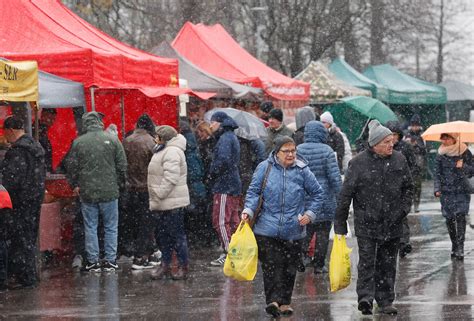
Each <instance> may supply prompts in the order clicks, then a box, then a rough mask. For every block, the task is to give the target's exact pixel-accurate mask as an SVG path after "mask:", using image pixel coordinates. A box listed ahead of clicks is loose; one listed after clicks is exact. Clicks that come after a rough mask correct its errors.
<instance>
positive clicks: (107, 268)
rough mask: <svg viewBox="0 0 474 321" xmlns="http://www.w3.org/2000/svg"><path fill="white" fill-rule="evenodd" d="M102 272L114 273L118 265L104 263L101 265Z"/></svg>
mask: <svg viewBox="0 0 474 321" xmlns="http://www.w3.org/2000/svg"><path fill="white" fill-rule="evenodd" d="M102 270H104V271H105V272H115V271H116V270H118V265H117V263H116V262H109V261H105V262H104V264H102Z"/></svg>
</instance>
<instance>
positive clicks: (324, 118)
mask: <svg viewBox="0 0 474 321" xmlns="http://www.w3.org/2000/svg"><path fill="white" fill-rule="evenodd" d="M321 122H322V123H328V124H331V126H333V125H334V118H333V117H332V115H331V113H330V112H328V111H325V112H324V113H322V114H321Z"/></svg>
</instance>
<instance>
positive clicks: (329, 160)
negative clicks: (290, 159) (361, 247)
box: [297, 121, 342, 273]
mask: <svg viewBox="0 0 474 321" xmlns="http://www.w3.org/2000/svg"><path fill="white" fill-rule="evenodd" d="M328 135H329V133H328V131H327V129H326V127H324V125H323V123H321V122H319V121H310V122H308V123H307V124H306V127H305V130H304V143H303V144H301V145H298V148H297V150H298V154H299V155H301V156H303V157H304V158H305V159H306V160H307V161H308V166H309V168H310V169H311V171H312V172H313V174H314V176H316V179H317V180H318V183H319V185H321V188H322V190H323V197H324V201H323V207H322V211H321V216H320V217H319V218H318V219H317V220H316V221H313V223H311V224H309V225H308V226H307V233H306V238H305V242H304V244H303V252H305V253H306V252H307V249H308V245H309V242H310V241H311V238H312V237H313V234H316V248H315V250H314V259H313V262H314V273H326V272H327V271H328V270H327V268H325V267H324V264H325V261H326V254H327V251H328V244H329V232H330V231H331V225H332V222H333V220H334V216H335V214H336V199H337V195H338V194H339V192H340V191H341V185H342V180H341V175H340V174H339V167H338V165H337V159H336V156H335V154H334V151H333V150H332V148H331V147H329V145H327V144H326V142H327V139H328Z"/></svg>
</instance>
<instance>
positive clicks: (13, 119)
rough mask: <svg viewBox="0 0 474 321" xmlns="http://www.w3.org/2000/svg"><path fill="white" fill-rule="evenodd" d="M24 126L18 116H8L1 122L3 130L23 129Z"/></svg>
mask: <svg viewBox="0 0 474 321" xmlns="http://www.w3.org/2000/svg"><path fill="white" fill-rule="evenodd" d="M24 128H25V124H24V122H23V120H22V119H21V118H20V117H18V116H9V117H7V118H6V119H5V121H4V122H3V129H24Z"/></svg>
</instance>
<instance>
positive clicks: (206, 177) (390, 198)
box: [0, 102, 474, 316]
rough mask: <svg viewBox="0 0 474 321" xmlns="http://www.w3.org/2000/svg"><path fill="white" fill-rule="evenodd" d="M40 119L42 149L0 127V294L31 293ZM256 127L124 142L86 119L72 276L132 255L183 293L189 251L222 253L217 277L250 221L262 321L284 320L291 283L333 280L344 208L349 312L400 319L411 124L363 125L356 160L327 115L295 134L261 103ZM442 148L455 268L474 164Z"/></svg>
mask: <svg viewBox="0 0 474 321" xmlns="http://www.w3.org/2000/svg"><path fill="white" fill-rule="evenodd" d="M44 114H45V116H44V121H43V122H40V129H41V131H40V133H41V135H40V140H39V142H37V141H35V140H34V139H33V138H32V137H30V136H29V135H27V134H26V133H25V130H24V121H23V120H22V119H20V118H19V117H17V116H10V117H8V118H7V119H6V120H5V122H4V133H5V137H6V139H7V140H8V142H9V143H10V145H11V146H10V148H9V149H8V151H7V153H6V155H5V159H4V161H3V163H2V167H1V168H2V169H1V174H2V184H3V186H4V187H5V188H6V190H7V191H8V192H9V193H10V195H11V198H12V203H13V210H12V211H9V210H5V209H3V210H2V211H3V212H4V213H2V214H3V215H0V220H1V221H0V231H1V234H0V289H5V288H6V287H7V283H8V281H9V279H11V276H14V278H15V282H16V284H17V285H18V286H20V287H34V286H36V285H37V283H38V276H37V267H36V259H35V257H36V255H37V253H36V252H37V248H36V240H37V237H38V224H39V215H40V210H41V203H42V200H43V197H44V190H45V188H44V182H45V173H46V172H47V171H51V170H52V168H51V145H50V144H49V141H48V140H47V129H48V127H49V126H50V125H51V123H52V122H54V116H55V113H54V112H53V111H47V112H46V113H44ZM259 116H261V117H262V119H263V120H265V121H267V122H268V127H267V128H266V131H267V137H266V139H263V140H262V139H259V138H255V139H253V140H249V139H245V138H243V137H238V136H237V135H236V133H235V129H237V128H238V125H237V123H236V122H235V120H234V119H233V118H232V117H230V116H229V115H228V114H227V113H226V112H224V111H216V112H214V113H213V114H212V116H211V119H210V122H209V123H207V122H205V121H202V120H196V121H193V122H192V124H190V123H188V122H187V120H186V119H182V120H181V121H180V124H179V129H175V128H173V127H171V126H167V125H161V126H155V124H154V123H153V121H152V119H151V118H150V117H149V116H148V115H147V114H143V115H141V116H140V118H139V119H138V121H137V122H136V127H135V129H134V130H133V131H132V132H130V133H127V134H126V135H125V137H124V138H123V140H122V141H120V139H119V137H118V135H117V132H116V131H114V130H113V128H108V129H105V128H104V123H103V117H104V115H103V114H101V113H98V112H95V111H92V112H88V113H85V114H84V115H83V116H82V133H81V135H80V136H79V137H77V138H76V139H75V140H74V142H73V144H72V146H71V149H70V151H69V152H68V154H67V156H66V157H65V159H64V160H63V162H62V163H61V168H62V170H64V172H65V174H66V176H67V179H68V181H69V183H70V185H71V187H72V189H73V192H74V195H75V197H76V204H77V210H76V217H77V219H76V228H75V229H74V231H75V234H77V235H75V240H78V241H76V242H75V245H76V246H75V250H76V254H77V255H76V258H79V263H77V262H76V260H75V262H74V263H73V264H74V266H76V267H80V268H81V270H82V271H84V272H101V271H109V272H110V271H115V270H116V269H118V267H119V266H118V264H117V257H118V256H120V255H124V256H128V257H132V256H133V263H132V265H131V268H132V269H134V270H145V269H153V270H152V273H151V279H153V280H160V279H163V278H171V279H173V280H183V279H186V278H187V277H188V274H189V248H190V246H194V245H199V246H207V247H209V246H212V245H214V244H219V246H220V249H221V254H220V255H219V256H218V257H217V258H215V259H213V260H212V261H210V262H209V264H210V265H212V266H217V267H221V266H223V265H224V262H225V260H226V255H227V250H228V247H229V242H230V238H231V236H232V234H233V232H234V231H235V229H236V227H237V226H238V224H239V222H240V221H241V220H253V221H254V222H255V225H254V226H253V231H254V234H255V236H256V240H257V244H258V251H259V260H260V262H261V266H262V271H263V282H264V289H265V298H266V304H267V305H266V308H265V309H266V311H267V312H268V313H269V314H270V315H272V316H279V315H291V314H292V313H293V309H292V307H291V305H290V304H291V294H292V291H293V287H294V284H295V277H296V274H297V272H298V271H300V272H302V271H304V270H305V269H306V268H308V267H313V268H314V270H313V271H314V273H327V272H328V269H327V262H326V261H327V256H328V255H327V253H328V246H329V235H330V230H331V228H332V226H333V225H334V232H335V234H336V236H337V235H345V234H347V232H348V230H347V228H348V224H347V220H348V215H349V212H350V209H351V206H352V208H353V213H354V224H355V226H354V228H355V236H356V237H357V243H358V247H359V263H358V279H357V294H358V308H359V310H360V311H362V313H363V314H372V308H373V302H374V300H375V301H376V302H377V304H378V306H379V309H380V311H381V312H382V313H386V314H396V313H397V309H396V308H395V307H394V306H393V301H394V299H395V295H394V284H395V276H396V262H397V257H398V256H400V257H401V258H403V257H405V256H406V255H408V254H409V253H410V252H411V251H412V247H411V245H410V238H409V236H410V231H409V224H408V220H407V215H408V214H409V213H410V212H411V208H412V205H414V212H418V211H419V202H420V189H421V179H422V177H423V175H424V170H425V166H426V157H425V156H426V147H425V143H424V141H423V140H422V138H421V133H422V130H423V129H422V127H421V123H420V118H419V116H418V115H415V116H414V117H413V118H412V119H411V122H410V125H409V126H408V127H407V129H406V130H404V129H403V128H402V125H401V124H400V123H398V122H389V123H387V124H386V126H383V125H382V124H380V123H379V122H378V121H377V120H371V121H370V122H369V123H368V127H367V133H366V135H365V141H363V142H359V143H358V153H357V154H356V155H355V156H353V155H352V150H351V148H350V145H349V143H348V140H347V136H346V135H345V134H344V133H343V132H342V131H341V130H340V129H339V128H338V127H337V124H336V123H335V121H334V119H333V116H332V115H331V114H330V113H329V112H324V113H322V114H321V115H319V114H318V113H316V112H315V109H314V108H313V107H310V106H306V107H303V108H300V109H298V110H297V111H296V115H295V120H296V124H295V130H294V131H293V130H292V129H291V128H290V126H287V125H285V122H284V119H283V118H284V114H283V112H282V110H281V109H278V108H274V107H273V105H272V104H271V103H270V102H265V103H262V105H261V107H260V114H259ZM109 127H110V126H109ZM45 133H46V134H45ZM45 135H46V136H45ZM440 139H441V141H442V145H441V147H440V148H439V151H438V153H439V155H438V157H437V159H436V174H435V177H434V182H435V184H434V185H435V188H434V191H435V196H436V197H440V199H441V206H442V213H443V216H444V217H445V218H446V225H447V228H448V232H449V236H450V238H451V241H452V254H451V256H452V258H453V259H457V260H462V259H463V257H464V235H465V229H466V215H467V214H468V211H469V202H470V193H471V190H470V186H469V184H468V183H466V180H467V178H468V177H470V176H472V175H473V174H474V167H473V166H474V165H473V162H472V155H471V153H470V152H469V149H468V148H467V146H466V145H465V144H463V143H461V142H460V140H459V137H458V136H457V135H456V134H455V133H444V134H442V135H441V137H440ZM351 158H352V159H351ZM259 199H263V203H262V204H259ZM260 206H261V207H260ZM259 207H260V208H259ZM8 211H9V212H8ZM257 212H258V213H259V214H258V215H255V213H257ZM81 234H83V237H80V235H81ZM19 236H21V237H19ZM157 250H159V251H157ZM158 252H159V253H160V254H161V255H158V254H157V253H158ZM173 255H175V256H176V261H177V268H174V269H173V268H172V262H173ZM159 256H161V262H160V261H159V260H158V259H159Z"/></svg>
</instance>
